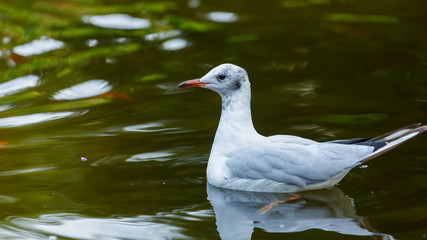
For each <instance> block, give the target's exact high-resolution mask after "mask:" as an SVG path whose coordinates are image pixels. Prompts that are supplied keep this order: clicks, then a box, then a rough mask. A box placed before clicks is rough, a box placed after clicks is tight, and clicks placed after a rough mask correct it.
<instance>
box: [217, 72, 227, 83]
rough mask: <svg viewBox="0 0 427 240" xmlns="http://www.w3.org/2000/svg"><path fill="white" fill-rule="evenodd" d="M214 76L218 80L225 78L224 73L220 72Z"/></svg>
mask: <svg viewBox="0 0 427 240" xmlns="http://www.w3.org/2000/svg"><path fill="white" fill-rule="evenodd" d="M216 78H218V80H220V81H222V80H224V79H225V74H224V73H220V74H218V76H217V77H216Z"/></svg>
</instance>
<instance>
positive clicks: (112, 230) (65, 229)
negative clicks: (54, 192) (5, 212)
mask: <svg viewBox="0 0 427 240" xmlns="http://www.w3.org/2000/svg"><path fill="white" fill-rule="evenodd" d="M159 220H160V221H162V219H161V218H160V219H159V217H157V216H137V217H134V218H120V217H118V218H91V217H86V216H79V215H76V214H70V213H59V214H45V215H41V216H39V217H38V218H36V219H31V218H20V217H10V218H8V221H9V222H10V223H12V224H13V225H15V226H17V227H19V228H22V229H25V230H31V231H37V232H41V233H44V234H46V235H55V236H60V237H67V238H73V239H94V240H95V239H159V240H160V239H162V240H163V239H191V238H189V237H187V236H185V235H183V234H182V233H181V232H183V229H182V228H180V227H177V226H173V225H169V224H168V223H167V221H165V222H164V223H162V222H159Z"/></svg>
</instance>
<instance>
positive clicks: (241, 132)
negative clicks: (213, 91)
mask: <svg viewBox="0 0 427 240" xmlns="http://www.w3.org/2000/svg"><path fill="white" fill-rule="evenodd" d="M221 97H222V111H221V119H220V121H219V125H218V130H217V132H216V135H215V141H221V142H230V141H239V140H243V141H244V140H247V138H248V137H251V136H258V133H257V132H256V130H255V128H254V126H253V123H252V115H251V96H250V90H249V92H246V93H245V92H235V93H234V94H232V95H222V96H221Z"/></svg>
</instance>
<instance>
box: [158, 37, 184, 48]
mask: <svg viewBox="0 0 427 240" xmlns="http://www.w3.org/2000/svg"><path fill="white" fill-rule="evenodd" d="M188 46H190V43H189V42H188V41H187V40H185V39H183V38H175V39H171V40H168V41H166V42H164V43H162V45H161V48H162V49H163V50H166V51H176V50H181V49H184V48H186V47H188Z"/></svg>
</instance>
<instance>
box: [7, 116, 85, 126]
mask: <svg viewBox="0 0 427 240" xmlns="http://www.w3.org/2000/svg"><path fill="white" fill-rule="evenodd" d="M76 114H78V113H76V112H48V113H34V114H29V115H22V116H14V117H5V118H0V128H10V127H21V126H26V125H31V124H35V123H41V122H46V121H52V120H56V119H61V118H65V117H70V116H72V115H76Z"/></svg>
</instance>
